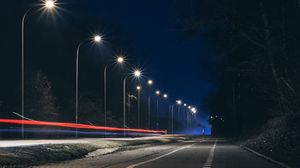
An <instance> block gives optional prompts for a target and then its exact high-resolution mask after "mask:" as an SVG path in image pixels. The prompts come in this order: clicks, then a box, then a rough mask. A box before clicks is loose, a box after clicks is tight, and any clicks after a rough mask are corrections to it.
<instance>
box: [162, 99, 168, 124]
mask: <svg viewBox="0 0 300 168" xmlns="http://www.w3.org/2000/svg"><path fill="white" fill-rule="evenodd" d="M163 98H164V99H165V100H167V99H168V95H167V94H163ZM167 128H168V127H167Z"/></svg>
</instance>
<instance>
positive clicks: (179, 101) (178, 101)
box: [176, 100, 182, 122]
mask: <svg viewBox="0 0 300 168" xmlns="http://www.w3.org/2000/svg"><path fill="white" fill-rule="evenodd" d="M176 103H177V105H178V107H177V121H178V122H179V114H180V106H181V104H182V101H181V100H176Z"/></svg>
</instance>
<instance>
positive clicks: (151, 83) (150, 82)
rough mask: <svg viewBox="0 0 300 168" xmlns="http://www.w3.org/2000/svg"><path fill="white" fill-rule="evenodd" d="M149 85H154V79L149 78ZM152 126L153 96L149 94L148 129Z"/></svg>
mask: <svg viewBox="0 0 300 168" xmlns="http://www.w3.org/2000/svg"><path fill="white" fill-rule="evenodd" d="M147 83H148V86H149V87H152V85H153V80H148V82H147ZM150 127H151V96H150V95H148V129H150Z"/></svg>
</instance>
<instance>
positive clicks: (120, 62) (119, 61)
mask: <svg viewBox="0 0 300 168" xmlns="http://www.w3.org/2000/svg"><path fill="white" fill-rule="evenodd" d="M117 62H118V63H119V64H122V63H123V62H124V57H121V56H120V57H118V58H117Z"/></svg>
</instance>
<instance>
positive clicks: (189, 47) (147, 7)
mask: <svg viewBox="0 0 300 168" xmlns="http://www.w3.org/2000/svg"><path fill="white" fill-rule="evenodd" d="M93 8H94V10H96V11H97V15H98V17H99V18H100V19H102V20H104V21H107V22H110V23H114V24H117V25H120V26H121V27H120V28H121V29H124V31H125V32H126V33H127V38H128V39H127V40H128V42H129V45H130V47H132V48H134V50H135V51H136V54H137V56H138V57H139V61H138V62H140V63H141V65H142V67H144V68H145V70H146V73H149V75H148V76H153V78H155V80H157V81H158V84H159V86H160V87H161V88H163V89H164V90H166V91H167V92H168V93H169V94H170V95H171V96H172V97H173V98H174V99H176V98H181V99H184V100H185V101H186V102H191V103H193V104H195V105H201V103H202V99H203V98H204V97H205V96H207V95H208V94H210V93H211V92H212V91H213V90H214V83H213V82H212V81H213V80H212V79H213V77H211V75H212V74H213V70H214V68H215V66H216V65H215V63H214V62H213V56H212V54H213V52H212V50H213V49H212V48H211V47H210V46H209V44H207V42H206V40H205V38H202V37H201V35H197V34H195V36H194V37H189V38H186V37H185V35H184V33H183V32H182V31H181V30H180V28H179V26H178V25H177V22H178V17H177V16H178V15H179V12H178V11H179V9H178V4H177V2H176V1H175V0H164V1H158V0H156V1H130V2H129V1H116V0H113V1H105V2H100V1H97V5H94V6H93ZM105 31H109V30H105ZM108 34H109V33H108ZM108 38H109V37H108Z"/></svg>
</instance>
